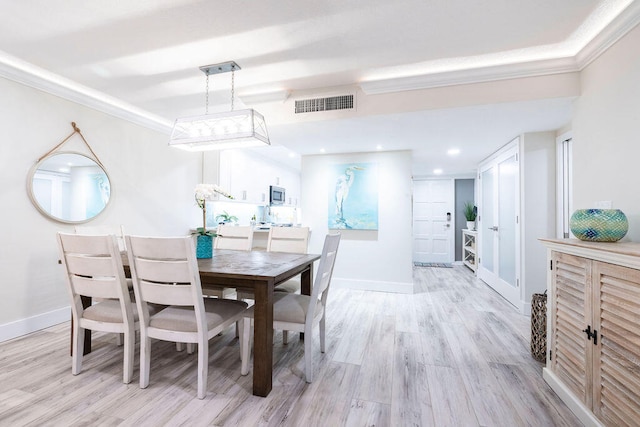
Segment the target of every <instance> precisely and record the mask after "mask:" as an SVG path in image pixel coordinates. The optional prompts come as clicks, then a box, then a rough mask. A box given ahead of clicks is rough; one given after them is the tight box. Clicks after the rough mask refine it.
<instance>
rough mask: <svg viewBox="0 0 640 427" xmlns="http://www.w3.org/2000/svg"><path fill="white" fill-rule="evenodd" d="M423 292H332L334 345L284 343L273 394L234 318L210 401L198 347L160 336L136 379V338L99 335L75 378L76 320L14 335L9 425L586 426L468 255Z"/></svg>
mask: <svg viewBox="0 0 640 427" xmlns="http://www.w3.org/2000/svg"><path fill="white" fill-rule="evenodd" d="M414 278H415V283H416V287H417V290H418V293H416V294H414V295H398V294H389V293H380V292H364V291H353V290H344V289H332V290H331V291H330V294H329V308H328V313H327V352H326V353H324V354H322V353H320V350H319V342H318V341H319V338H318V336H317V331H316V334H315V335H314V340H315V350H316V351H315V352H314V354H313V357H314V364H315V366H314V367H315V373H316V374H315V381H314V382H313V383H312V384H306V383H305V381H304V361H303V343H302V342H300V340H299V339H298V338H297V335H296V336H293V335H294V334H290V338H289V344H288V345H283V344H282V335H281V334H276V338H275V344H274V363H275V365H274V381H273V391H272V392H271V394H270V395H269V396H268V397H267V398H260V397H256V396H253V395H252V394H251V374H249V375H248V376H246V377H243V376H241V375H240V359H239V350H238V340H237V339H236V338H235V333H234V329H233V328H230V329H229V330H227V331H226V332H225V333H224V334H223V335H222V336H220V337H217V338H216V339H213V340H211V341H210V344H209V345H210V350H209V355H210V356H209V361H210V368H209V383H208V391H207V396H206V398H205V399H204V400H198V399H196V382H197V381H196V369H197V368H196V367H197V360H196V354H193V355H188V354H186V353H185V352H177V351H176V350H175V345H173V344H171V343H165V342H159V341H158V342H155V341H154V343H153V346H152V362H151V379H150V381H151V383H150V386H149V388H147V389H145V390H141V389H140V388H139V387H138V380H139V375H138V358H137V355H136V365H135V372H134V380H133V383H131V384H129V385H125V384H122V382H121V381H122V347H117V346H116V345H115V339H114V338H113V336H112V335H104V334H98V333H95V334H94V351H93V353H92V354H91V355H89V356H87V357H85V360H84V364H83V371H82V373H81V374H80V375H78V376H73V375H71V358H70V357H69V324H68V323H64V324H61V325H58V326H54V327H51V328H48V329H45V330H43V331H39V332H37V333H33V334H30V335H28V336H25V337H22V338H19V339H15V340H12V341H9V342H5V343H2V344H0V426H22V425H29V426H43V425H47V426H80V425H83V426H116V425H118V426H121V425H122V426H128V425H135V426H146V425H148V426H159V425H184V426H200V425H203V426H205V425H225V426H227V425H229V426H231V425H238V426H254V425H284V426H343V425H344V426H373V425H375V426H438V427H440V426H509V427H511V426H578V425H580V423H579V421H578V420H577V419H576V418H575V417H574V416H573V414H572V413H571V412H570V411H569V409H568V408H567V407H566V406H565V405H564V404H563V403H562V402H561V401H560V399H559V398H558V397H557V396H556V395H555V394H554V393H553V391H551V389H550V388H549V387H548V386H547V385H546V383H545V382H544V381H543V379H542V372H541V369H542V365H541V364H540V363H538V362H536V361H535V360H534V359H533V358H532V357H531V356H530V353H529V334H530V325H529V319H528V318H527V317H524V316H521V315H519V314H518V313H517V312H516V311H515V309H514V308H513V307H511V306H510V305H509V304H508V303H507V302H506V301H505V300H503V299H502V298H501V297H500V296H498V295H497V294H496V293H495V292H493V291H492V290H491V289H490V288H489V287H487V286H486V285H485V284H484V283H482V282H481V281H479V280H477V279H476V278H475V277H474V276H473V275H472V273H471V272H470V270H468V269H467V268H466V267H463V266H455V267H454V268H416V269H415V270H414Z"/></svg>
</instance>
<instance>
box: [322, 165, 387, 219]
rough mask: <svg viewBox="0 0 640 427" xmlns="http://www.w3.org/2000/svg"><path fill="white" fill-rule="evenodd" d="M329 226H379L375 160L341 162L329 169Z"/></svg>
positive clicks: (376, 166)
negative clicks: (370, 161)
mask: <svg viewBox="0 0 640 427" xmlns="http://www.w3.org/2000/svg"><path fill="white" fill-rule="evenodd" d="M328 219H329V223H328V225H329V229H345V230H377V229H378V164H377V163H343V164H336V165H333V166H332V167H331V169H330V171H329V212H328Z"/></svg>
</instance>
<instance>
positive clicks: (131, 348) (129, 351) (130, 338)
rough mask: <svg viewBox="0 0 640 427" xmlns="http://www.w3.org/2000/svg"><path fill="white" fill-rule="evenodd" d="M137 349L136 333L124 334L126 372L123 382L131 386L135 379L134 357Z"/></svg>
mask: <svg viewBox="0 0 640 427" xmlns="http://www.w3.org/2000/svg"><path fill="white" fill-rule="evenodd" d="M118 335H120V334H118ZM135 348H136V333H135V332H134V331H129V332H127V333H126V334H124V372H123V378H122V382H123V383H125V384H129V383H130V382H131V380H132V379H133V356H134V353H135Z"/></svg>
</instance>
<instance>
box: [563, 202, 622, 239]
mask: <svg viewBox="0 0 640 427" xmlns="http://www.w3.org/2000/svg"><path fill="white" fill-rule="evenodd" d="M569 227H570V228H571V232H572V233H573V234H574V235H575V236H576V237H577V238H578V239H580V240H586V241H590V242H617V241H618V240H620V239H622V238H623V237H624V236H625V234H627V231H628V230H629V222H628V221H627V216H626V215H625V214H624V213H623V212H622V211H621V210H620V209H579V210H577V211H575V212H574V213H573V215H571V220H570V221H569Z"/></svg>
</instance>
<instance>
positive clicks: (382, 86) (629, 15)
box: [360, 1, 640, 95]
mask: <svg viewBox="0 0 640 427" xmlns="http://www.w3.org/2000/svg"><path fill="white" fill-rule="evenodd" d="M639 23H640V1H634V2H633V3H631V4H630V5H629V6H628V7H627V8H626V9H625V10H623V11H622V12H621V13H620V14H619V15H618V16H617V17H616V18H615V19H614V20H613V21H611V22H610V23H609V24H608V25H607V26H606V27H605V28H604V29H603V30H602V31H601V32H600V33H598V35H596V36H595V37H594V38H593V39H592V40H591V41H590V42H589V43H587V44H586V46H584V47H583V48H582V49H581V50H580V51H579V52H578V53H577V54H576V55H574V56H571V57H565V58H558V59H547V60H539V61H531V62H521V63H512V64H504V65H496V66H489V67H481V68H473V69H466V70H457V71H445V72H441V73H435V74H423V75H419V76H412V77H400V78H395V79H384V80H375V81H369V82H361V83H360V87H361V88H362V91H363V92H364V93H366V94H367V95H376V94H383V93H390V92H400V91H406V90H417V89H430V88H435V87H442V86H453V85H462V84H473V83H483V82H489V81H496V80H506V79H517V78H523V77H535V76H544V75H550V74H560V73H568V72H576V71H581V70H582V69H584V67H586V66H587V65H589V64H590V63H591V62H592V61H593V60H595V59H596V58H597V57H598V56H600V55H601V54H602V53H603V52H605V51H606V50H607V49H609V48H610V47H611V46H613V44H614V43H615V42H617V41H618V40H620V39H621V38H622V37H624V35H625V34H627V33H628V32H629V31H631V30H632V29H633V28H634V27H635V26H636V25H638V24H639Z"/></svg>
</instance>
